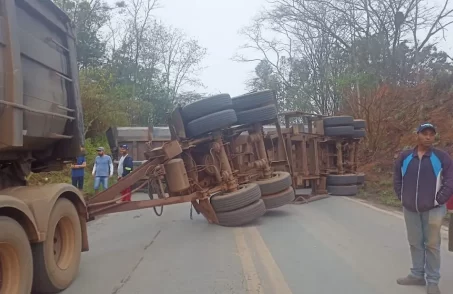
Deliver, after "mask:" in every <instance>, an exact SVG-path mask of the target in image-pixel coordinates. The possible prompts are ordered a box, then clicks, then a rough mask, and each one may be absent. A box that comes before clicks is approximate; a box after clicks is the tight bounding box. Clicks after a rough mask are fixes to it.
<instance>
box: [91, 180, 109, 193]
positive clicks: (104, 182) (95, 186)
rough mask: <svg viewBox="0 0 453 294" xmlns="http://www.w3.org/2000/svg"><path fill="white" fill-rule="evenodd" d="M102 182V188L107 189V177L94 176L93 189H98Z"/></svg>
mask: <svg viewBox="0 0 453 294" xmlns="http://www.w3.org/2000/svg"><path fill="white" fill-rule="evenodd" d="M101 184H102V188H104V190H105V189H107V188H108V187H109V177H95V178H94V190H98V189H99V186H100V185H101Z"/></svg>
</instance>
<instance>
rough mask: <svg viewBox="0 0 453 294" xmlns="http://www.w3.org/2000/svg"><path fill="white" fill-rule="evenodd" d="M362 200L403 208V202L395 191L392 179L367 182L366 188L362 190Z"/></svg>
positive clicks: (360, 195) (360, 193) (360, 194)
mask: <svg viewBox="0 0 453 294" xmlns="http://www.w3.org/2000/svg"><path fill="white" fill-rule="evenodd" d="M358 196H359V197H360V198H362V199H366V200H368V201H372V202H377V203H378V204H382V205H385V206H390V207H395V208H401V207H402V206H401V201H400V200H399V199H398V198H397V197H396V195H395V192H394V191H393V183H392V180H391V179H383V180H380V181H377V182H366V186H365V188H362V189H360V192H359V195H358Z"/></svg>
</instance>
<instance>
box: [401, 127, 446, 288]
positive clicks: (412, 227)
mask: <svg viewBox="0 0 453 294" xmlns="http://www.w3.org/2000/svg"><path fill="white" fill-rule="evenodd" d="M435 135H436V129H435V127H434V126H433V125H432V124H429V123H426V124H422V125H420V126H419V127H418V129H417V138H418V142H417V143H418V144H417V147H415V148H414V149H412V150H406V151H403V152H402V153H401V154H400V156H399V157H398V159H397V160H396V162H395V169H394V174H393V185H394V189H395V193H396V195H397V197H398V199H400V200H401V203H402V205H403V209H404V219H405V222H406V229H407V238H408V241H409V245H410V252H411V257H412V268H411V272H410V274H409V275H408V276H407V277H404V278H400V279H398V280H397V283H398V284H400V285H420V286H424V285H426V282H428V287H427V293H428V294H440V290H439V286H438V284H439V279H440V242H441V236H440V229H441V227H442V222H443V219H444V217H445V215H446V213H447V209H446V206H445V203H447V201H448V200H449V199H450V197H451V195H452V194H453V161H452V159H451V157H450V155H448V153H446V152H444V151H442V150H439V149H437V148H434V147H432V145H433V143H434V138H435ZM425 278H426V279H425Z"/></svg>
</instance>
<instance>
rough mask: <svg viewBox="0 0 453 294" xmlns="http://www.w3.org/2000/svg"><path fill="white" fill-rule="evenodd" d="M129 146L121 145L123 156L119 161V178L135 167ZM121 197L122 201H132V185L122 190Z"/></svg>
mask: <svg viewBox="0 0 453 294" xmlns="http://www.w3.org/2000/svg"><path fill="white" fill-rule="evenodd" d="M128 150H129V148H128V147H127V145H121V146H120V153H121V158H120V160H119V162H118V180H121V179H122V178H124V177H125V176H127V175H128V174H129V173H130V172H131V171H132V169H133V163H134V162H133V159H132V156H130V155H129V153H128ZM121 195H123V197H122V198H121V200H122V201H131V197H132V195H131V187H127V188H126V189H124V190H123V191H121Z"/></svg>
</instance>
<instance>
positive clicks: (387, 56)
mask: <svg viewBox="0 0 453 294" xmlns="http://www.w3.org/2000/svg"><path fill="white" fill-rule="evenodd" d="M268 2H269V7H268V9H266V10H263V11H261V12H260V13H259V14H258V15H257V16H256V18H255V19H254V21H253V22H252V24H251V25H250V26H249V27H246V28H244V29H243V30H242V32H241V33H242V34H244V35H245V36H246V37H247V39H248V42H247V43H246V44H244V46H243V47H242V48H241V49H240V50H239V52H238V54H237V55H236V57H235V59H236V60H237V61H239V62H258V65H257V66H256V68H255V74H254V76H253V77H252V78H251V79H250V80H249V81H248V87H249V88H250V89H251V90H260V89H265V88H271V89H274V90H275V91H276V92H277V93H278V101H279V107H280V110H281V111H286V110H304V111H311V112H315V113H319V114H325V115H341V114H346V115H353V116H354V117H356V118H363V119H365V120H366V122H367V137H366V139H365V140H364V143H363V144H362V150H361V158H360V159H361V165H362V166H361V168H362V169H363V170H364V171H366V172H367V182H368V188H369V189H368V190H375V191H372V192H371V193H373V192H378V193H381V194H382V193H384V194H386V195H384V196H382V195H380V196H379V195H378V196H379V197H381V196H382V198H383V199H387V198H389V201H390V202H391V201H392V200H391V199H392V198H393V195H392V194H393V193H392V192H391V181H390V175H391V174H390V173H391V167H392V164H393V159H394V156H395V154H397V153H398V152H399V151H400V150H401V149H402V148H405V147H408V146H411V145H412V144H413V143H414V139H415V137H414V131H415V128H416V126H417V125H418V124H419V123H420V122H424V121H431V122H432V123H434V124H436V125H437V126H438V130H439V139H440V140H438V142H439V145H440V147H441V148H444V149H446V150H448V151H449V152H452V151H453V149H452V143H453V130H452V129H453V128H452V126H453V120H452V115H451V113H453V64H452V61H453V59H452V57H451V56H449V55H448V53H447V52H445V51H442V50H441V49H440V48H439V43H440V42H441V41H443V40H446V39H450V42H451V36H452V33H451V31H452V29H453V27H452V24H453V5H452V3H450V0H440V1H428V0H397V1H395V0H347V1H339V0H333V1H324V0H273V1H268ZM448 29H450V31H449V33H447V30H448ZM257 52H258V53H259V56H260V57H259V58H255V56H256V53H257ZM389 195H390V196H389ZM384 202H385V201H384ZM390 204H395V203H390ZM395 205H397V204H395Z"/></svg>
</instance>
